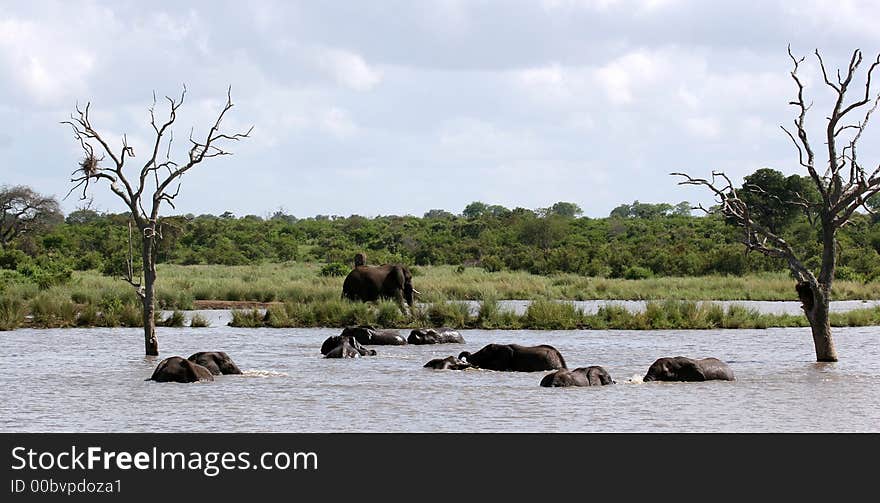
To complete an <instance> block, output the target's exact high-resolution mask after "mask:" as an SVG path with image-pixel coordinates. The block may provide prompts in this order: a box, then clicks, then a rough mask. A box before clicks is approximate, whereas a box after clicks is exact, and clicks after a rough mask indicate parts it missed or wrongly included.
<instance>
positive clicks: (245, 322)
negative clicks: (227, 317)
mask: <svg viewBox="0 0 880 503" xmlns="http://www.w3.org/2000/svg"><path fill="white" fill-rule="evenodd" d="M263 325H264V324H263V314H262V313H260V310H259V309H233V310H232V321H230V322H229V326H231V327H241V328H257V327H262V326H263Z"/></svg>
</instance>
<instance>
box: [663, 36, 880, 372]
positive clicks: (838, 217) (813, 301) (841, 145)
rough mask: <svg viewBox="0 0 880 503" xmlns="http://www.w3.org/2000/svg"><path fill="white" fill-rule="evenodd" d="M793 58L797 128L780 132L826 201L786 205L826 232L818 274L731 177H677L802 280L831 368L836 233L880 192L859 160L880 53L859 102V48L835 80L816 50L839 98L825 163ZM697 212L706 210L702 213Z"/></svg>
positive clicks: (817, 340)
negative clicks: (710, 197)
mask: <svg viewBox="0 0 880 503" xmlns="http://www.w3.org/2000/svg"><path fill="white" fill-rule="evenodd" d="M788 55H789V57H790V58H791V61H792V63H793V65H794V68H793V69H792V71H791V78H792V79H793V80H794V83H795V87H796V88H797V96H796V97H795V99H794V100H792V101H791V102H789V104H790V105H793V106H794V107H795V110H796V112H797V117H796V118H795V119H794V124H793V126H794V127H793V129H789V128H786V127H785V126H782V130H783V131H785V133H786V135H787V136H788V137H789V138H790V139H791V141H792V143H793V144H794V146H795V148H796V150H797V153H798V162H799V164H800V166H801V167H802V168H805V169H806V170H807V172H808V173H809V176H810V179H811V180H812V182H813V184H814V185H815V186H816V189H817V190H818V192H819V194H820V196H821V198H820V201H818V202H815V201H810V200H808V199H807V198H805V197H803V196H800V195H796V197H794V199H793V200H792V201H788V204H792V205H798V206H800V207H802V208H803V209H804V210H805V211H806V212H807V213H808V215H813V216H815V219H814V220H811V221H815V222H817V223H818V224H819V226H820V227H821V239H822V260H821V265H820V268H819V270H818V271H816V272H815V273H814V272H813V271H811V270H809V269H808V268H807V267H806V266H805V265H804V262H803V260H802V259H801V258H800V257H798V256H797V254H796V253H795V252H794V250H793V249H792V247H791V246H790V245H789V243H788V242H786V241H785V239H783V238H782V237H781V236H779V235H778V234H777V233H775V232H773V231H771V230H770V229H768V228H767V227H765V226H762V225H761V224H760V223H758V222H757V221H756V219H755V218H754V216H753V212H752V211H751V210H753V208H752V209H750V208H749V205H748V204H746V203H745V202H744V201H743V200H742V199H741V198H740V197H739V195H738V194H737V191H736V189H735V188H734V186H733V184H732V183H731V181H730V178H728V177H727V176H726V175H725V174H724V173H721V172H717V171H716V172H713V173H712V177H711V178H710V179H706V178H695V177H692V176H690V175H688V174H685V173H672V175H675V176H679V177H683V178H684V180H683V181H681V182H679V185H699V186H704V187H707V188H708V189H709V190H710V191H712V193H713V194H714V196H715V200H716V202H717V203H718V206H717V208H716V210H718V211H720V212H721V213H722V214H723V215H724V216H725V217H727V218H729V219H732V220H733V221H734V222H735V223H736V224H737V225H739V226H740V227H742V228H743V231H744V233H743V243H744V244H745V246H746V248H747V249H748V250H755V251H758V252H760V253H763V254H764V255H767V256H769V257H775V258H780V259H783V260H785V261H786V263H787V264H788V268H789V269H790V270H791V272H792V274H793V275H794V277H795V279H796V280H797V284H796V285H795V290H796V292H797V294H798V299H800V301H801V304H802V307H803V310H804V313H805V315H806V317H807V320H809V323H810V327H811V329H812V335H813V343H814V345H815V347H816V359H817V361H820V362H834V361H837V351H836V349H835V348H834V340H833V339H832V337H831V324H830V320H829V316H828V311H829V302H830V300H831V291H832V290H831V289H832V283H833V281H834V273H835V269H836V266H837V247H836V236H837V231H838V230H839V229H840V228H841V227H843V226H844V225H846V224H847V223H848V222H849V221H850V217H852V215H853V213H855V212H856V210H858V209H859V208H864V209H865V210H867V211H870V209H869V208H867V207H866V206H865V204H866V202H867V200H868V199H869V198H871V196H874V195H875V194H877V193H878V192H880V164H878V165H877V166H876V167H867V168H866V166H865V165H864V164H863V163H862V162H861V160H860V159H859V158H858V156H857V154H858V148H857V147H858V143H859V140H860V139H861V137H862V133H864V131H865V129H866V128H867V126H868V121H869V119H870V118H871V114H872V113H873V112H874V110H876V108H877V104H878V102H880V94H878V95H876V96H873V95H872V92H871V78H872V75H873V73H874V70H875V69H876V68H877V66H878V65H880V55H878V56H877V58H876V59H875V60H874V62H873V63H872V64H871V66H870V67H868V70H867V73H866V77H865V84H864V86H865V89H864V93H863V94H862V93H861V92H860V91H855V92H856V93H858V94H857V97H856V98H855V99H848V96H847V94H848V92H849V91H850V86H851V85H853V78H855V77H856V73H857V71H858V68H859V66H860V65H861V64H862V52H861V50H858V49H856V50H855V51H853V54H852V57H851V58H850V62H849V65H848V66H847V67H846V68H845V69H843V70H842V71H841V70H838V71H837V75H836V78H834V79H833V80H832V78H830V77H829V74H828V72H827V71H826V69H825V63H824V61H823V60H822V56H821V55H820V54H819V51H818V50H816V51H815V56H816V59H817V60H818V62H819V67H820V68H821V70H822V77H823V80H824V84H825V86H826V87H827V88H828V89H830V90H831V92H832V98H833V99H834V105H833V108H832V110H831V113H830V115H829V116H828V117H827V121H828V123H827V125H826V128H825V134H824V138H823V140H824V143H825V145H826V147H827V156H828V159H827V161H825V160H824V159H822V160H821V161H820V164H817V157H816V152H815V150H814V149H813V145H812V143H811V140H810V138H809V137H808V134H807V128H806V117H807V112H808V111H809V110H810V108H811V106H812V102H811V103H809V104H808V103H807V102H806V101H805V99H804V84H803V81H802V80H801V78H800V76H799V75H798V70H799V69H800V66H801V64H802V63H803V62H804V58H803V57H802V58H796V57H795V56H794V55H792V53H791V48H790V47H789V50H788ZM852 112H858V113H859V116H858V117H857V118H853V116H851V115H850V114H851V113H852ZM853 115H855V114H853ZM752 190H759V189H755V188H752ZM700 209H703V210H704V211H709V210H706V209H705V208H702V207H701V208H700Z"/></svg>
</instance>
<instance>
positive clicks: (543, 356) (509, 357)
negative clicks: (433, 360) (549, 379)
mask: <svg viewBox="0 0 880 503" xmlns="http://www.w3.org/2000/svg"><path fill="white" fill-rule="evenodd" d="M458 358H459V359H461V360H464V361H466V362H468V363H470V364H471V365H473V366H475V367H479V368H481V369H488V370H502V371H514V372H537V371H539V370H555V369H564V368H566V366H565V359H564V358H562V353H560V352H559V350H557V349H556V348H554V347H553V346H548V345H546V344H543V345H540V346H520V345H519V344H489V345H486V346H484V347H483V348H482V349H480V350H479V351H477V352H476V353H473V354H471V353H469V352H467V351H462V352H461V354H460V355H458Z"/></svg>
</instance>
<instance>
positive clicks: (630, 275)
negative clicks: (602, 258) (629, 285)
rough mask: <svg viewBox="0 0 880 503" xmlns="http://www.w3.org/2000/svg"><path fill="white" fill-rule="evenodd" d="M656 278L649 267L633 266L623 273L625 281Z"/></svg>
mask: <svg viewBox="0 0 880 503" xmlns="http://www.w3.org/2000/svg"><path fill="white" fill-rule="evenodd" d="M653 276H654V273H653V272H652V271H651V270H650V269H648V268H647V267H641V266H632V267H628V268H627V269H626V270H625V271H624V272H623V278H624V279H648V278H651V277H653Z"/></svg>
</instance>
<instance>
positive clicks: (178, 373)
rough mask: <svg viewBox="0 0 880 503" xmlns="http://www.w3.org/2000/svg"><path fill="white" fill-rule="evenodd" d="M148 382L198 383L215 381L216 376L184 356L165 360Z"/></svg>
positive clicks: (157, 366)
mask: <svg viewBox="0 0 880 503" xmlns="http://www.w3.org/2000/svg"><path fill="white" fill-rule="evenodd" d="M146 380H147V381H156V382H181V383H187V382H197V381H213V380H214V376H213V374H211V371H210V370H208V369H206V368H205V367H203V366H201V365H199V364H197V363H193V362H191V361H189V360H187V359H185V358H183V357H182V356H169V357H168V358H165V359H164V360H162V361H161V362H159V365H156V370H154V371H153V375H152V376H150V378H149V379H146Z"/></svg>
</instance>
